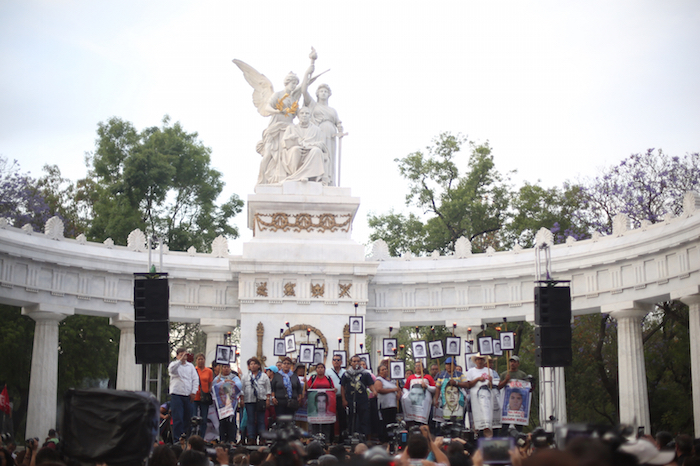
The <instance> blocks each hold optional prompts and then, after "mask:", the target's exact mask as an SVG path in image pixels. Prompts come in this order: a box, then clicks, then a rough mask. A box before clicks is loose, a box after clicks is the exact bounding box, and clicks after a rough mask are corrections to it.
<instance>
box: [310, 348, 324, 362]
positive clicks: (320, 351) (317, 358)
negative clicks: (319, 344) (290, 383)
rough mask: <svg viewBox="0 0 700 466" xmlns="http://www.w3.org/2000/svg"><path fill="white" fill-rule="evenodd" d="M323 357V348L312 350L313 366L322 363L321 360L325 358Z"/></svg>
mask: <svg viewBox="0 0 700 466" xmlns="http://www.w3.org/2000/svg"><path fill="white" fill-rule="evenodd" d="M325 355H326V354H325V351H323V348H316V349H315V350H314V362H313V364H314V365H316V364H318V363H323V358H324V357H325ZM324 364H325V363H324Z"/></svg>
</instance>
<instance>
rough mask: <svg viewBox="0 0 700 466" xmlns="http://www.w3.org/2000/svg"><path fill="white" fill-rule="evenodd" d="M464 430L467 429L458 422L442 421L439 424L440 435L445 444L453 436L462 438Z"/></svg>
mask: <svg viewBox="0 0 700 466" xmlns="http://www.w3.org/2000/svg"><path fill="white" fill-rule="evenodd" d="M466 432H467V429H466V428H465V427H464V426H463V425H462V424H461V423H459V422H443V423H442V424H441V425H440V435H442V437H443V440H444V442H445V443H446V444H447V443H450V442H451V441H452V439H454V438H461V439H464V437H465V434H466Z"/></svg>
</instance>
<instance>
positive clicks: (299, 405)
mask: <svg viewBox="0 0 700 466" xmlns="http://www.w3.org/2000/svg"><path fill="white" fill-rule="evenodd" d="M342 362H343V361H342V358H341V356H337V355H334V356H333V358H332V365H331V366H330V367H329V368H326V366H325V364H323V363H317V364H315V365H310V366H309V365H304V364H295V361H293V360H292V359H291V358H289V357H283V358H282V359H281V360H280V361H278V362H277V364H275V365H272V366H269V367H263V365H262V363H261V361H260V360H259V359H258V358H256V357H252V358H250V359H248V360H247V362H246V366H247V370H246V371H245V372H244V373H239V372H237V371H236V370H234V368H232V367H231V366H230V365H228V364H221V365H217V364H215V363H212V364H211V366H210V367H207V366H206V364H205V358H204V355H203V354H201V353H200V354H197V355H195V356H194V357H191V356H190V357H188V354H187V352H186V351H185V349H184V348H180V349H178V350H177V351H176V357H175V359H174V360H173V361H172V363H171V364H170V365H169V367H168V371H169V374H170V387H169V389H170V400H169V401H168V402H167V403H164V404H163V405H161V407H160V418H161V423H160V429H159V432H158V436H157V438H156V443H155V445H154V449H153V451H152V453H151V455H150V458H148V460H147V461H148V464H149V465H154V466H158V465H164V466H166V465H167V466H178V465H179V466H213V465H215V464H218V465H235V466H248V465H263V466H301V465H305V464H308V465H311V466H331V465H334V464H340V465H345V464H348V465H352V464H368V463H369V464H377V465H394V466H396V465H399V466H404V465H405V466H409V465H411V466H413V465H415V466H417V465H418V463H419V462H420V463H421V464H422V466H430V465H432V464H441V465H451V466H463V465H470V464H477V465H480V464H493V463H494V462H495V461H497V462H500V463H501V464H514V465H521V464H522V465H525V466H527V465H550V464H551V465H604V466H605V465H608V464H609V465H619V464H621V465H636V464H658V465H666V464H669V465H676V466H694V465H699V464H700V458H698V457H696V456H695V452H696V445H695V443H694V441H693V439H692V438H691V437H689V436H687V435H679V436H675V437H674V436H673V435H671V434H669V433H665V432H660V433H658V434H657V435H656V437H653V438H652V437H649V436H647V437H641V438H636V436H635V435H633V433H632V432H631V429H630V431H629V432H626V431H623V430H620V429H618V430H614V429H611V432H608V433H607V434H606V435H601V433H600V432H597V431H593V430H592V431H591V432H586V433H584V434H583V435H582V434H581V433H579V434H577V435H573V436H572V438H573V440H572V441H570V442H564V443H562V442H561V439H559V441H558V442H557V443H556V444H555V440H554V437H553V435H551V434H548V433H546V432H545V431H544V430H542V429H540V428H537V429H535V430H534V431H533V432H531V433H529V434H523V433H522V432H521V431H522V428H523V425H524V424H526V422H521V421H522V419H527V411H528V408H529V407H528V406H527V404H528V401H529V390H530V388H529V387H531V385H530V377H529V376H528V375H527V374H525V373H524V372H523V371H521V370H520V368H519V366H520V360H519V358H518V356H517V355H513V356H511V357H510V358H509V364H508V368H507V370H506V371H504V372H502V373H500V374H498V373H497V372H496V370H495V369H494V368H492V367H491V361H490V358H489V357H488V356H484V355H481V354H479V353H477V354H474V355H472V357H471V358H470V364H469V367H468V369H467V371H463V370H462V367H460V366H459V365H457V364H456V361H455V360H454V359H453V358H452V357H448V358H447V359H445V362H444V366H443V367H442V368H441V367H440V366H439V365H438V364H437V363H433V364H430V365H429V366H428V367H424V365H423V362H422V361H420V360H416V361H415V364H414V367H413V368H412V369H406V370H405V374H402V375H403V378H400V379H397V378H396V377H392V376H390V368H391V360H389V359H387V360H383V361H381V362H380V364H379V367H378V368H377V371H376V374H375V373H372V372H371V371H369V370H368V369H367V364H366V362H365V361H364V360H363V359H361V358H360V356H359V355H354V356H352V357H351V358H350V360H349V363H348V365H347V367H345V368H344V367H342ZM193 363H194V364H193ZM241 372H243V371H241ZM523 387H524V388H523ZM509 388H510V389H511V390H510V391H509V390H508V389H509ZM501 392H503V394H504V395H505V396H503V397H502V401H499V394H500V393H501ZM496 412H500V413H501V414H502V415H503V416H502V418H501V417H499V416H498V415H496V414H494V413H496ZM519 420H520V421H519ZM212 421H218V422H212ZM509 421H513V422H510V423H509ZM290 426H291V427H290ZM504 439H506V440H504ZM601 439H603V440H601ZM557 446H558V447H559V448H557ZM3 447H4V448H1V449H0V459H1V460H2V464H0V466H41V465H42V464H47V465H49V466H62V465H69V464H71V461H70V459H69V458H66V457H64V456H62V455H61V443H60V440H59V435H58V433H57V432H56V431H54V430H52V431H51V432H50V433H49V437H47V438H46V439H45V441H43V442H40V441H39V439H30V440H29V441H28V442H27V443H26V446H25V448H24V449H22V448H19V449H18V448H17V447H16V445H15V444H14V443H13V442H6V445H4V446H3ZM697 451H698V452H700V450H697ZM499 455H500V457H499ZM107 464H109V463H107Z"/></svg>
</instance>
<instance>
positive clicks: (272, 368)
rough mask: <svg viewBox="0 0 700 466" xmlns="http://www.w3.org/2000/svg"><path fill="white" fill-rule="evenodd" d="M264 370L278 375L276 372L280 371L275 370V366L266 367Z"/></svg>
mask: <svg viewBox="0 0 700 466" xmlns="http://www.w3.org/2000/svg"><path fill="white" fill-rule="evenodd" d="M265 370H266V371H272V372H274V373H275V374H276V373H278V372H279V371H280V370H279V369H277V366H270V367H266V368H265Z"/></svg>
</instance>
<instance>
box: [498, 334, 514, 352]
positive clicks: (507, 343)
mask: <svg viewBox="0 0 700 466" xmlns="http://www.w3.org/2000/svg"><path fill="white" fill-rule="evenodd" d="M501 349H502V350H504V351H506V350H514V349H515V332H501Z"/></svg>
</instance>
